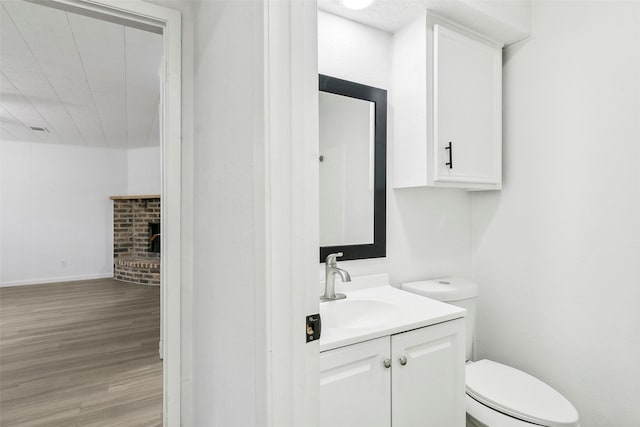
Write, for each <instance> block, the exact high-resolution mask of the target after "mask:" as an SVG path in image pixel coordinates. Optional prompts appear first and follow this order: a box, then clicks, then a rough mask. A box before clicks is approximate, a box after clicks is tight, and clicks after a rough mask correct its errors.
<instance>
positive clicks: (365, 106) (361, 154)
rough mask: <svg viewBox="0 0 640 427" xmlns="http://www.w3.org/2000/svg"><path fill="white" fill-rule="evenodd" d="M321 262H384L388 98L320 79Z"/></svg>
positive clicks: (379, 91)
mask: <svg viewBox="0 0 640 427" xmlns="http://www.w3.org/2000/svg"><path fill="white" fill-rule="evenodd" d="M318 98H319V101H318V102H319V116H320V117H319V124H320V156H319V161H320V166H319V171H320V172H319V173H320V262H324V258H325V257H326V256H327V255H328V254H330V253H335V252H342V253H343V254H344V256H343V257H342V258H341V259H342V260H349V259H362V258H375V257H384V256H385V253H386V250H385V247H386V244H385V240H386V236H385V235H386V194H385V192H386V133H387V130H386V121H387V92H386V91H385V90H382V89H378V88H374V87H371V86H366V85H362V84H359V83H355V82H350V81H347V80H341V79H337V78H335V77H330V76H324V75H320V93H319V97H318Z"/></svg>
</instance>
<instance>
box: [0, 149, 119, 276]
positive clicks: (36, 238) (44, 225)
mask: <svg viewBox="0 0 640 427" xmlns="http://www.w3.org/2000/svg"><path fill="white" fill-rule="evenodd" d="M0 162H1V170H0V182H1V188H0V248H1V249H0V284H1V285H2V286H10V285H19V284H25V283H38V282H40V283H46V282H52V281H63V280H79V279H89V278H96V277H108V276H110V275H111V273H112V270H113V265H112V264H113V207H112V202H111V200H109V196H112V195H115V194H124V193H125V192H126V188H127V178H126V177H127V158H126V152H125V150H120V149H110V148H89V147H82V146H75V145H56V144H46V143H28V142H12V141H1V142H0Z"/></svg>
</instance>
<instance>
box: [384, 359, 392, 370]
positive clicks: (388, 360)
mask: <svg viewBox="0 0 640 427" xmlns="http://www.w3.org/2000/svg"><path fill="white" fill-rule="evenodd" d="M382 363H383V364H384V367H385V368H387V369H388V368H390V367H391V359H384V362H382Z"/></svg>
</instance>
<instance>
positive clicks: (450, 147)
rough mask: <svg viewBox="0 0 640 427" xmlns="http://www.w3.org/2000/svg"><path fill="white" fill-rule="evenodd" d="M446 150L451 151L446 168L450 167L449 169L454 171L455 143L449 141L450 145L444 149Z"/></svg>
mask: <svg viewBox="0 0 640 427" xmlns="http://www.w3.org/2000/svg"><path fill="white" fill-rule="evenodd" d="M444 149H445V150H449V161H448V162H447V163H445V165H446V166H449V169H453V142H451V141H449V145H447V146H446V147H444Z"/></svg>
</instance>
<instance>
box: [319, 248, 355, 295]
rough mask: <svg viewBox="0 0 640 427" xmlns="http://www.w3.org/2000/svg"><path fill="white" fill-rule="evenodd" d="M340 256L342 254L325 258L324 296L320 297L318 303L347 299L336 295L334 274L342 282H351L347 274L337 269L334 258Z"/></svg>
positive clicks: (345, 271)
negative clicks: (337, 275)
mask: <svg viewBox="0 0 640 427" xmlns="http://www.w3.org/2000/svg"><path fill="white" fill-rule="evenodd" d="M342 255H343V254H342V252H338V253H337V254H329V255H328V256H327V259H326V261H325V266H324V273H325V279H324V280H325V283H324V295H322V296H321V297H320V302H326V301H335V300H339V299H344V298H346V297H347V296H346V295H345V294H336V274H339V275H340V278H341V279H342V281H343V282H350V281H351V276H350V275H349V272H347V270H343V269H341V268H338V263H337V261H336V258H338V257H341V256H342Z"/></svg>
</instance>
